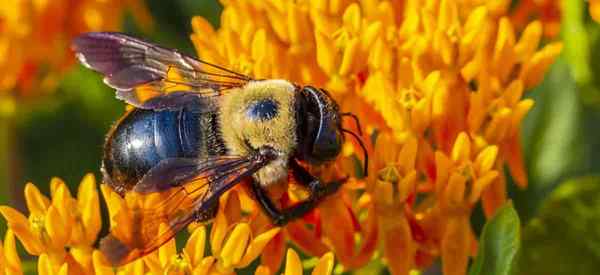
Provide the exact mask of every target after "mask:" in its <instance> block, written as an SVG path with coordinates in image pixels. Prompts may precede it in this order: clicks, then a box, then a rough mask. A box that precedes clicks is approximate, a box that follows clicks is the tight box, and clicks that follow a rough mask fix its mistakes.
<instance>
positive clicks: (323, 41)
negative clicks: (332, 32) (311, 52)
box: [315, 31, 338, 75]
mask: <svg viewBox="0 0 600 275" xmlns="http://www.w3.org/2000/svg"><path fill="white" fill-rule="evenodd" d="M315 43H316V48H317V49H316V50H317V64H319V67H321V69H322V70H323V71H324V72H325V73H326V74H328V75H332V74H334V73H335V71H336V68H337V67H338V66H337V63H338V61H337V60H338V57H337V51H336V49H335V48H334V45H333V44H334V43H333V41H332V40H331V39H330V38H329V37H327V35H326V34H323V33H321V32H320V31H316V32H315Z"/></svg>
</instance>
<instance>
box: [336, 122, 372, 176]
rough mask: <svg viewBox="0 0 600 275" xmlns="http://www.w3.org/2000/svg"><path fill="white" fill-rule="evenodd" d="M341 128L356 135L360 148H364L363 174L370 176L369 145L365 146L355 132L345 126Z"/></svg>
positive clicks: (343, 131)
mask: <svg viewBox="0 0 600 275" xmlns="http://www.w3.org/2000/svg"><path fill="white" fill-rule="evenodd" d="M357 121H358V120H357ZM359 129H360V128H359ZM341 130H342V133H347V134H349V135H351V136H352V137H354V138H355V139H356V141H357V142H358V144H359V145H360V148H361V149H362V151H363V154H364V156H365V161H364V162H363V175H364V176H365V177H366V176H368V175H369V169H368V168H369V153H367V147H365V144H364V143H363V141H362V139H361V138H360V137H359V136H358V135H357V134H355V133H354V132H352V131H350V130H347V129H344V128H342V129H341Z"/></svg>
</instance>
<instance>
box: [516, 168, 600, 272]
mask: <svg viewBox="0 0 600 275" xmlns="http://www.w3.org/2000/svg"><path fill="white" fill-rule="evenodd" d="M599 197H600V177H582V178H577V179H573V180H569V181H566V182H564V183H563V184H561V185H560V186H559V187H558V188H557V189H556V190H555V191H554V192H552V194H551V195H550V196H549V197H548V198H547V199H546V200H545V201H544V203H543V204H542V207H541V208H540V211H539V216H538V217H537V218H535V219H533V220H531V222H530V223H529V224H527V226H525V227H524V229H523V250H522V253H521V258H520V261H519V270H520V271H521V273H520V274H523V275H525V274H527V275H544V274H553V275H570V274H596V273H597V271H598V270H600V199H598V198H599Z"/></svg>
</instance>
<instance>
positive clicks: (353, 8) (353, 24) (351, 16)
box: [342, 3, 362, 33]
mask: <svg viewBox="0 0 600 275" xmlns="http://www.w3.org/2000/svg"><path fill="white" fill-rule="evenodd" d="M342 21H343V22H344V27H346V28H347V29H348V30H349V31H350V32H352V33H358V32H359V31H360V23H361V21H362V18H361V15H360V7H359V6H358V3H352V4H351V5H349V6H348V7H347V8H346V10H345V11H344V15H343V17H342Z"/></svg>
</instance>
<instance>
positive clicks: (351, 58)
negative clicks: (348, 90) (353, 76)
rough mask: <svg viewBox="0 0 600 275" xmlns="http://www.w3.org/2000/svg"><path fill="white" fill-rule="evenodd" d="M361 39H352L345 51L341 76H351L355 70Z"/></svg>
mask: <svg viewBox="0 0 600 275" xmlns="http://www.w3.org/2000/svg"><path fill="white" fill-rule="evenodd" d="M359 42H360V41H359V39H358V38H352V39H351V40H350V41H348V43H347V44H346V48H345V49H344V54H343V55H342V63H341V64H340V69H339V74H340V75H342V76H344V75H347V74H349V73H350V72H351V71H352V70H354V69H355V67H356V66H358V65H359V64H357V61H358V58H357V55H358V47H359Z"/></svg>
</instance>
